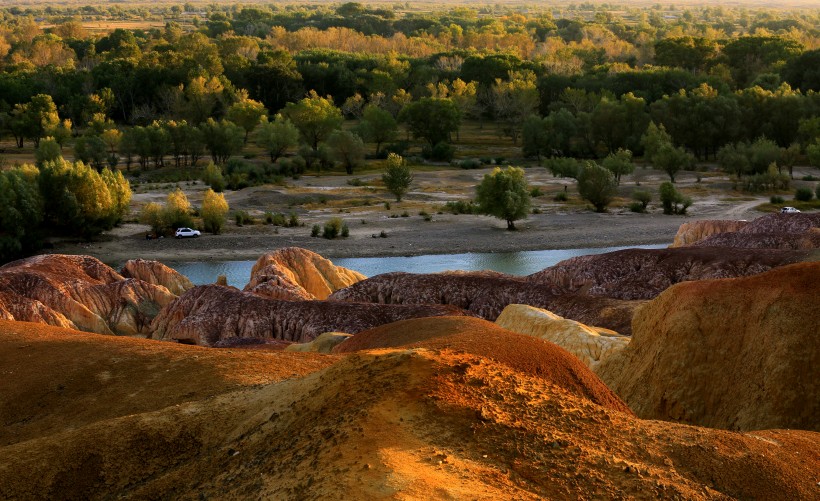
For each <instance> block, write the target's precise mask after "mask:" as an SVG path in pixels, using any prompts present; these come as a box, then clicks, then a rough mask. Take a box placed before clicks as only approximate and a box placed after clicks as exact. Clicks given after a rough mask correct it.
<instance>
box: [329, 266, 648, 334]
mask: <svg viewBox="0 0 820 501" xmlns="http://www.w3.org/2000/svg"><path fill="white" fill-rule="evenodd" d="M330 299H332V300H335V301H347V302H361V303H377V304H416V305H421V304H447V305H453V306H456V307H458V308H461V309H464V310H467V311H470V312H472V313H475V314H476V315H478V316H480V317H482V318H484V319H487V320H490V321H494V320H495V319H496V318H497V317H498V315H500V314H501V311H502V310H503V309H504V308H505V307H506V306H507V305H510V304H527V305H531V306H535V307H538V308H545V309H548V310H550V311H553V312H556V313H557V314H559V315H561V316H564V317H568V318H572V319H574V320H578V321H579V322H583V323H585V324H589V325H598V326H601V327H606V328H608V329H612V330H615V331H618V332H621V333H629V332H631V325H630V324H631V321H632V311H633V310H634V309H635V308H636V307H637V306H638V304H640V302H637V301H620V300H616V299H609V298H603V297H590V296H586V295H580V294H572V293H562V291H561V290H560V288H558V287H553V286H551V285H547V284H543V283H538V282H535V281H528V280H527V279H525V278H523V277H513V276H509V275H503V274H500V273H492V272H489V273H488V272H455V273H453V272H447V273H432V274H410V273H399V272H397V273H385V274H383V275H378V276H375V277H373V278H369V279H367V280H363V281H361V282H358V283H356V284H354V285H352V286H350V287H348V288H346V289H341V290H339V291H337V292H335V293H334V294H332V295H331V296H330Z"/></svg>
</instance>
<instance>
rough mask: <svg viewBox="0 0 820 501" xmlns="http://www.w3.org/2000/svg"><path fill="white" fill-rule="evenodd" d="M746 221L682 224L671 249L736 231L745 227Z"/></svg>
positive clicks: (722, 220)
mask: <svg viewBox="0 0 820 501" xmlns="http://www.w3.org/2000/svg"><path fill="white" fill-rule="evenodd" d="M747 224H749V223H748V221H734V220H731V219H716V220H704V221H692V222H691V223H683V224H681V225H680V228H678V233H677V234H676V235H675V240H674V241H673V242H672V247H685V246H687V245H692V244H694V243H697V242H700V241H701V240H703V239H705V238H707V237H709V236H712V235H715V234H718V233H726V232H733V231H737V230H739V229H741V228H743V227H744V226H746V225H747Z"/></svg>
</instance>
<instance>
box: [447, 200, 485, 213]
mask: <svg viewBox="0 0 820 501" xmlns="http://www.w3.org/2000/svg"><path fill="white" fill-rule="evenodd" d="M444 210H446V211H448V212H450V213H451V214H477V213H478V206H477V205H476V204H475V202H473V201H472V200H457V201H455V202H447V203H446V204H444Z"/></svg>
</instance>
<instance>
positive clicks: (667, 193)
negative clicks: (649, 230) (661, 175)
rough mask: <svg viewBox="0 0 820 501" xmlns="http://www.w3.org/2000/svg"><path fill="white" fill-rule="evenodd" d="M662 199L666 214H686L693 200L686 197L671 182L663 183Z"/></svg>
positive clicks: (661, 188)
mask: <svg viewBox="0 0 820 501" xmlns="http://www.w3.org/2000/svg"><path fill="white" fill-rule="evenodd" d="M660 199H661V204H662V205H663V213H664V214H686V209H688V208H689V207H690V206H691V205H692V199H691V198H689V197H684V196H683V195H682V194H681V193H679V192H678V190H676V189H675V185H673V184H672V183H670V182H669V181H666V182H664V183H661V186H660Z"/></svg>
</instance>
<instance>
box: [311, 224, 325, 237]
mask: <svg viewBox="0 0 820 501" xmlns="http://www.w3.org/2000/svg"><path fill="white" fill-rule="evenodd" d="M321 231H322V227H321V226H319V225H318V224H314V225H313V228H311V229H310V236H312V237H318V236H319V233H321Z"/></svg>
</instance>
